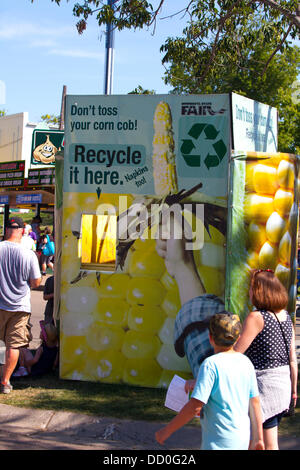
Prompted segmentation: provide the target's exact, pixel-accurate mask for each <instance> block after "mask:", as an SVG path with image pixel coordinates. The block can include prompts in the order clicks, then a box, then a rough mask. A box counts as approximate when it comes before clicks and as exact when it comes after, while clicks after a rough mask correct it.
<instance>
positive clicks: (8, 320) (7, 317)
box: [0, 309, 32, 349]
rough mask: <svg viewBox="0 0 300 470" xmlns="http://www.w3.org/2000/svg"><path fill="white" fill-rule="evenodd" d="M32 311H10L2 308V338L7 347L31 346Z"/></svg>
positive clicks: (0, 328)
mask: <svg viewBox="0 0 300 470" xmlns="http://www.w3.org/2000/svg"><path fill="white" fill-rule="evenodd" d="M29 320H30V313H28V312H8V311H6V310H1V309H0V340H1V341H4V343H5V346H6V347H7V348H13V349H19V348H22V347H27V346H29V343H30V341H31V340H32V334H31V326H32V325H31V323H30V322H29Z"/></svg>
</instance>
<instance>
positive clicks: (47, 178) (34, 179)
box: [27, 168, 55, 186]
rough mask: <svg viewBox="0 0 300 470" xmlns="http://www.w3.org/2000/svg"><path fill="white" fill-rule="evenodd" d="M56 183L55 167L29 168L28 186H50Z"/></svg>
mask: <svg viewBox="0 0 300 470" xmlns="http://www.w3.org/2000/svg"><path fill="white" fill-rule="evenodd" d="M53 184H55V168H36V169H34V170H28V180H27V186H48V185H53Z"/></svg>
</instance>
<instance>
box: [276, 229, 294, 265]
mask: <svg viewBox="0 0 300 470" xmlns="http://www.w3.org/2000/svg"><path fill="white" fill-rule="evenodd" d="M291 244H292V240H291V236H290V234H289V232H288V231H287V232H285V234H284V235H283V237H282V239H281V241H280V243H279V248H278V254H279V259H280V261H281V263H283V264H284V265H285V266H289V265H290V262H291Z"/></svg>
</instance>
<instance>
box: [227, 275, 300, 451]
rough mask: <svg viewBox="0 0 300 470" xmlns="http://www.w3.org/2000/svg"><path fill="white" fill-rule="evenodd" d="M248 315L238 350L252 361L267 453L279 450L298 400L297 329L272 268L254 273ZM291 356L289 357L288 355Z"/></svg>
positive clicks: (284, 294)
mask: <svg viewBox="0 0 300 470" xmlns="http://www.w3.org/2000/svg"><path fill="white" fill-rule="evenodd" d="M249 295H250V300H251V303H252V305H253V306H254V307H255V309H256V310H254V311H252V312H250V313H249V315H248V316H247V318H246V319H245V321H244V324H243V330H242V333H241V336H240V338H239V340H238V341H237V343H236V346H235V350H236V351H239V352H241V353H245V354H246V355H247V356H248V357H249V359H250V360H251V361H252V363H253V365H254V367H255V371H256V377H257V382H258V388H259V392H260V402H261V408H262V414H263V434H264V444H265V449H266V450H277V449H278V425H279V422H280V420H281V418H282V415H283V413H284V411H285V410H286V409H288V408H289V404H290V400H291V396H292V397H293V399H294V402H295V404H296V401H297V374H298V369H297V357H296V350H295V332H294V326H293V323H292V321H291V318H290V316H289V314H288V313H287V311H286V307H287V303H288V293H287V291H286V289H285V287H284V286H283V284H282V283H281V282H280V281H279V279H278V278H277V277H276V276H275V274H274V272H273V271H272V270H270V269H265V270H261V269H257V270H254V271H253V272H252V276H251V281H250V290H249ZM288 353H289V354H288Z"/></svg>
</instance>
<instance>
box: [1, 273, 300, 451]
mask: <svg viewBox="0 0 300 470" xmlns="http://www.w3.org/2000/svg"><path fill="white" fill-rule="evenodd" d="M45 280H46V278H45V277H44V278H43V285H44V284H45ZM45 305H46V303H45V301H44V300H43V292H42V288H40V289H39V290H35V291H32V316H31V323H32V325H33V326H32V333H33V339H32V342H31V344H30V347H31V348H36V347H38V345H39V344H40V340H39V331H40V329H39V321H40V320H41V319H43V314H44V309H45ZM296 341H297V352H298V353H299V359H300V318H299V317H297V322H296ZM162 425H163V423H157V422H156V423H153V422H145V421H128V420H120V419H116V418H109V417H107V418H103V417H100V416H99V417H97V416H89V415H85V414H82V413H80V410H78V413H69V412H61V411H59V412H56V411H51V410H36V409H27V408H19V407H14V406H9V405H5V404H0V450H72V451H75V450H76V451H78V450H82V451H87V450H94V451H95V450H96V451H110V452H111V453H113V452H114V451H115V452H117V451H118V452H119V451H121V450H122V451H123V450H126V451H130V452H139V451H144V452H145V451H155V452H162V451H168V450H170V451H174V450H176V451H179V452H184V451H187V450H190V451H194V450H195V451H196V450H198V449H199V446H200V439H201V433H200V428H199V429H197V427H196V428H195V426H185V427H183V428H182V429H180V430H179V431H177V432H176V433H174V434H173V436H171V438H170V439H168V441H167V442H166V444H165V445H164V446H160V445H159V444H157V442H156V441H155V438H154V434H155V431H156V430H158V429H159V428H160V427H161V426H162ZM279 445H280V449H281V450H300V438H297V437H295V436H288V437H280V438H279ZM105 455H106V454H105Z"/></svg>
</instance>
